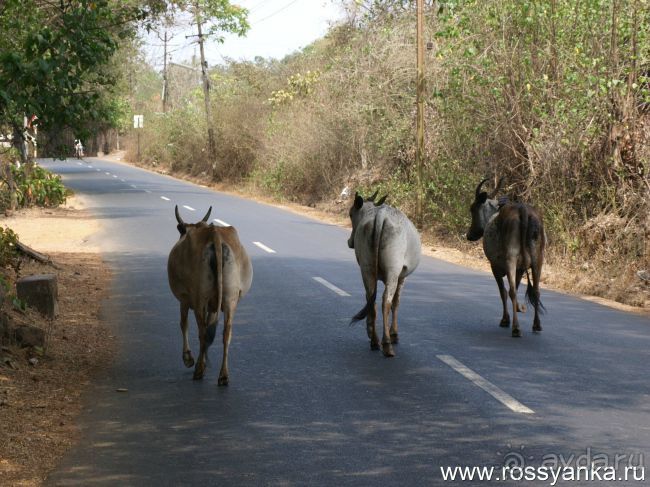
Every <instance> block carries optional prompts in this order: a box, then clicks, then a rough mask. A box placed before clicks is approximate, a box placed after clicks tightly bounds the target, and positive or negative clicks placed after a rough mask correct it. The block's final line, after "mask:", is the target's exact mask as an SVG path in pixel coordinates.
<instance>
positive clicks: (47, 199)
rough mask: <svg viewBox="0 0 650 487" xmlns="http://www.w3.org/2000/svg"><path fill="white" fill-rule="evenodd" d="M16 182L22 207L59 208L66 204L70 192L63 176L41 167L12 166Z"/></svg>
mask: <svg viewBox="0 0 650 487" xmlns="http://www.w3.org/2000/svg"><path fill="white" fill-rule="evenodd" d="M12 171H13V175H14V181H15V182H16V185H17V188H18V203H19V205H20V206H33V205H37V206H46V207H47V206H49V207H53V206H59V205H61V204H63V203H65V201H66V198H67V197H68V194H69V191H68V190H67V189H66V187H65V186H64V185H63V182H62V181H61V176H59V175H58V174H53V173H51V172H49V171H47V170H46V169H43V168H42V167H40V166H36V165H35V166H34V167H33V168H31V169H30V168H28V167H27V166H21V167H19V168H18V167H16V166H12Z"/></svg>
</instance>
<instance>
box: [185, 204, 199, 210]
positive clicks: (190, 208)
mask: <svg viewBox="0 0 650 487" xmlns="http://www.w3.org/2000/svg"><path fill="white" fill-rule="evenodd" d="M183 208H185V209H186V210H190V211H196V210H195V209H194V208H192V207H191V206H187V205H183Z"/></svg>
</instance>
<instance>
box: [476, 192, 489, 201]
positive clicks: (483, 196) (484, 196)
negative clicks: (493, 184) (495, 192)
mask: <svg viewBox="0 0 650 487" xmlns="http://www.w3.org/2000/svg"><path fill="white" fill-rule="evenodd" d="M487 199H488V194H487V193H486V192H485V191H483V192H482V193H481V194H479V195H478V198H476V201H478V202H479V203H480V204H483V203H485V202H486V201H487Z"/></svg>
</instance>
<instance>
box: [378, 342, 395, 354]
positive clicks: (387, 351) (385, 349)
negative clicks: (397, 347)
mask: <svg viewBox="0 0 650 487" xmlns="http://www.w3.org/2000/svg"><path fill="white" fill-rule="evenodd" d="M381 351H382V352H383V353H384V357H394V356H395V352H394V351H393V347H392V345H391V344H390V343H382V345H381Z"/></svg>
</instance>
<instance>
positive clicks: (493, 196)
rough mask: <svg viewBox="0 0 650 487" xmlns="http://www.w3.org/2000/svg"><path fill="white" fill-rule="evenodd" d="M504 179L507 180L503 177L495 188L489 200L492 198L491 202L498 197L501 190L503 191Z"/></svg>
mask: <svg viewBox="0 0 650 487" xmlns="http://www.w3.org/2000/svg"><path fill="white" fill-rule="evenodd" d="M504 179H505V178H503V177H502V178H501V179H499V182H498V183H497V187H496V188H494V191H492V193H490V196H489V198H490V199H491V200H493V199H494V198H495V196H496V195H497V193H498V192H499V190H500V189H501V185H502V184H503V180H504Z"/></svg>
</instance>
